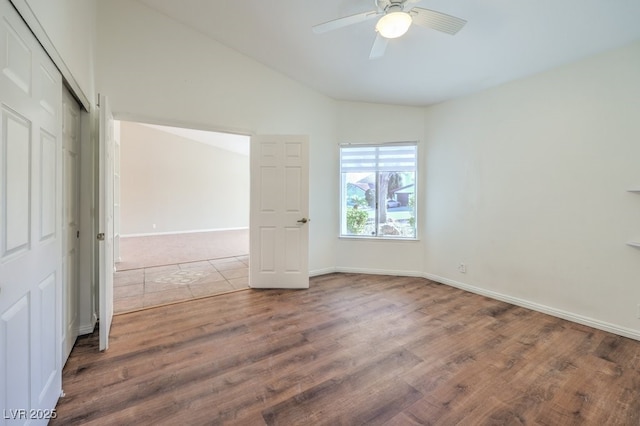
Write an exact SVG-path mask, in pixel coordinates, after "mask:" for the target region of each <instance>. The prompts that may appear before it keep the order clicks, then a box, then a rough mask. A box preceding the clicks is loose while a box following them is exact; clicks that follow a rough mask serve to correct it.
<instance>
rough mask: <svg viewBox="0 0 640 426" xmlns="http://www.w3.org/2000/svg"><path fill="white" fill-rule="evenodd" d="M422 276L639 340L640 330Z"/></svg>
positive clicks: (433, 276) (457, 282)
mask: <svg viewBox="0 0 640 426" xmlns="http://www.w3.org/2000/svg"><path fill="white" fill-rule="evenodd" d="M422 276H423V277H424V278H427V279H429V280H432V281H435V282H438V283H441V284H445V285H448V286H451V287H456V288H459V289H460V290H465V291H468V292H471V293H475V294H479V295H481V296H486V297H490V298H491V299H496V300H500V301H502V302H507V303H511V304H512V305H516V306H521V307H523V308H527V309H531V310H533V311H537V312H542V313H543V314H547V315H551V316H554V317H557V318H562V319H565V320H567V321H572V322H575V323H578V324H582V325H586V326H589V327H593V328H596V329H598V330H603V331H607V332H610V333H613V334H617V335H619V336H624V337H628V338H630V339H634V340H640V332H638V331H637V330H633V329H630V328H626V327H620V326H618V325H615V324H611V323H608V322H605V321H600V320H597V319H594V318H589V317H585V316H583V315H578V314H574V313H572V312H567V311H563V310H562V309H557V308H553V307H551V306H546V305H542V304H539V303H535V302H529V301H528V300H524V299H520V298H517V297H512V296H508V295H506V294H502V293H498V292H495V291H491V290H486V289H483V288H480V287H475V286H472V285H469V284H465V283H461V282H459V281H455V280H451V279H449V278H444V277H440V276H438V275H434V274H428V273H424V274H422Z"/></svg>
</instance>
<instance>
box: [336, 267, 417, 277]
mask: <svg viewBox="0 0 640 426" xmlns="http://www.w3.org/2000/svg"><path fill="white" fill-rule="evenodd" d="M335 272H344V273H347V274H371V275H396V276H400V277H424V274H423V273H422V272H418V271H399V270H395V269H369V268H349V267H340V266H339V267H337V268H335Z"/></svg>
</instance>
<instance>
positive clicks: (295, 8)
mask: <svg viewBox="0 0 640 426" xmlns="http://www.w3.org/2000/svg"><path fill="white" fill-rule="evenodd" d="M139 1H141V2H142V3H145V4H146V5H148V6H150V7H151V8H153V9H156V10H158V11H161V12H162V13H164V14H166V15H168V16H170V17H172V18H174V19H175V20H177V21H179V22H182V23H184V24H186V25H188V26H190V27H192V28H194V29H196V30H198V31H200V32H202V33H204V34H207V35H208V36H210V37H211V38H212V39H215V40H217V41H219V42H220V43H222V44H224V45H226V46H228V47H231V48H233V49H235V50H237V51H239V52H241V53H243V54H245V55H247V56H249V57H251V58H253V59H255V60H257V61H258V62H261V63H263V64H265V65H267V66H269V67H271V68H273V69H275V70H278V71H280V72H282V73H283V74H286V75H288V76H289V77H291V78H293V79H295V80H297V81H300V82H302V83H304V84H305V85H307V86H310V87H312V88H314V89H316V90H318V91H319V92H321V93H324V94H326V95H328V96H330V97H332V98H335V99H341V100H353V101H365V102H378V103H388V104H401V105H429V104H433V103H437V102H441V101H444V100H447V99H451V98H455V97H460V96H464V95H467V94H470V93H473V92H477V91H480V90H483V89H486V88H488V87H492V86H496V85H499V84H502V83H505V82H508V81H511V80H515V79H519V78H522V77H525V76H528V75H531V74H535V73H538V72H541V71H544V70H547V69H551V68H554V67H557V66H559V65H562V64H565V63H569V62H573V61H576V60H578V59H581V58H584V57H587V56H590V55H593V54H596V53H599V52H602V51H605V50H609V49H612V48H615V47H619V46H622V45H625V44H628V43H630V42H632V41H635V40H640V22H639V21H640V0H422V1H418V2H417V3H415V4H414V5H416V6H420V7H424V8H428V9H433V10H436V11H439V12H444V13H447V14H450V15H454V16H457V17H460V18H463V19H466V20H467V21H468V23H467V25H466V26H465V27H464V28H463V29H462V30H461V31H460V32H459V33H458V34H457V35H455V36H450V35H447V34H443V33H439V32H437V31H435V30H429V29H426V28H423V27H418V26H415V25H414V26H412V27H411V28H410V29H409V32H408V33H407V34H406V35H405V36H403V37H402V38H399V39H395V40H390V42H389V45H388V47H387V51H386V54H385V55H384V57H382V58H380V59H375V60H369V51H370V49H371V45H372V43H373V40H374V38H375V32H374V27H375V23H376V20H375V19H373V20H370V21H367V22H364V23H360V24H356V25H353V26H350V27H346V28H342V29H338V30H336V31H333V32H330V33H326V34H319V35H318V34H314V33H313V32H312V30H311V27H312V26H313V25H315V24H319V23H322V22H326V21H329V20H332V19H336V18H340V17H343V16H347V15H352V14H356V13H360V12H364V11H368V10H373V9H375V7H374V0H234V1H231V0H224V1H212V0H181V1H176V0H139ZM639 72H640V70H639Z"/></svg>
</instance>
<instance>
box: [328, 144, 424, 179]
mask: <svg viewBox="0 0 640 426" xmlns="http://www.w3.org/2000/svg"><path fill="white" fill-rule="evenodd" d="M416 152H417V145H416V144H403V145H400V144H392V145H375V146H374V145H359V146H354V145H344V146H341V147H340V172H342V173H361V172H376V171H379V172H413V171H415V170H416V162H417V159H416V157H417V155H416Z"/></svg>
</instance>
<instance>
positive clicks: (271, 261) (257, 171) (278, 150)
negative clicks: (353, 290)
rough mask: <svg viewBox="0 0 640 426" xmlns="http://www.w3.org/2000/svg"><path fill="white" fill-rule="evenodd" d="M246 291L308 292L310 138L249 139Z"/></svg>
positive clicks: (265, 137)
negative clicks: (281, 289)
mask: <svg viewBox="0 0 640 426" xmlns="http://www.w3.org/2000/svg"><path fill="white" fill-rule="evenodd" d="M250 151H251V153H250V157H251V197H250V199H251V207H250V209H251V214H250V226H249V227H250V247H249V259H250V266H249V287H252V288H309V158H308V157H309V138H308V137H307V136H256V137H252V138H251V150H250Z"/></svg>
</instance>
